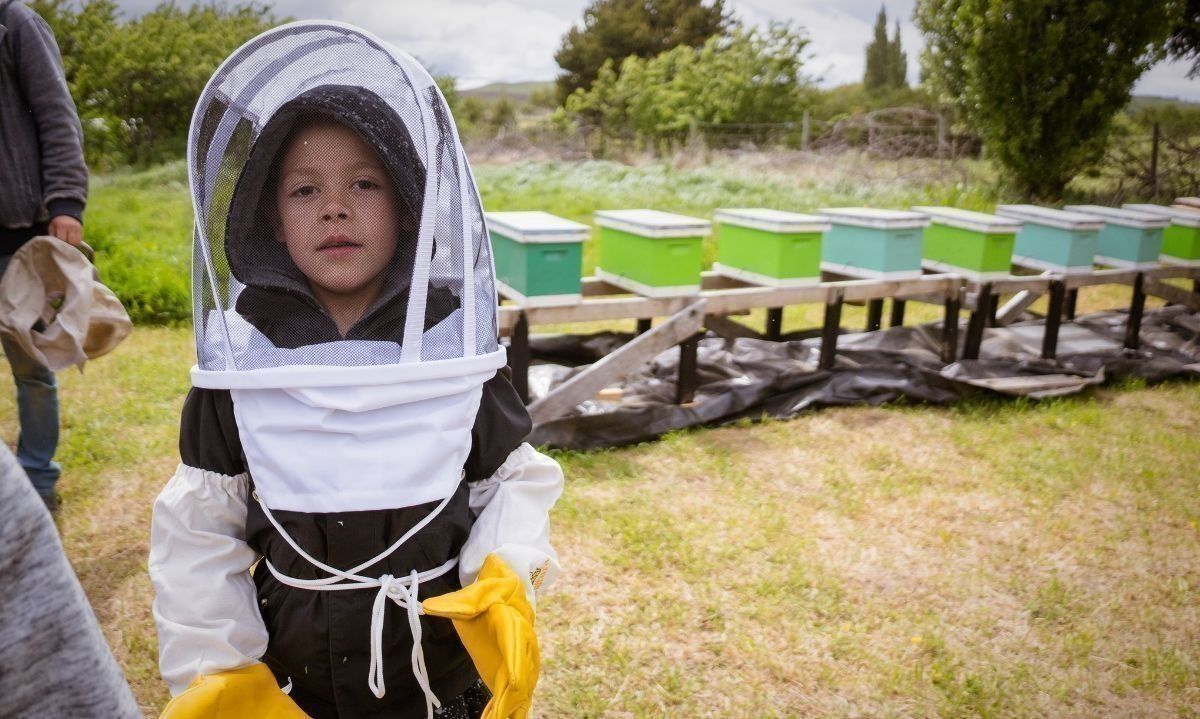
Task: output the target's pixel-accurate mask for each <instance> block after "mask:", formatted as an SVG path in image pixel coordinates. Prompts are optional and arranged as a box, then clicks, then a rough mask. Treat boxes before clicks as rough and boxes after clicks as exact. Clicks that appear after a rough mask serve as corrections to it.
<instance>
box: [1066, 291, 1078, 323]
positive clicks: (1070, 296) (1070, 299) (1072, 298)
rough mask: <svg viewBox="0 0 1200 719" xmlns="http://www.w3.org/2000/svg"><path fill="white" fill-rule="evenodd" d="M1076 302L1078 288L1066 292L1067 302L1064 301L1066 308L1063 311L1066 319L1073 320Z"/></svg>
mask: <svg viewBox="0 0 1200 719" xmlns="http://www.w3.org/2000/svg"><path fill="white" fill-rule="evenodd" d="M1078 301H1079V288H1078V287H1076V288H1074V289H1071V290H1067V301H1066V306H1065V308H1064V310H1063V311H1064V312H1065V313H1066V316H1067V319H1069V320H1073V319H1075V303H1076V302H1078Z"/></svg>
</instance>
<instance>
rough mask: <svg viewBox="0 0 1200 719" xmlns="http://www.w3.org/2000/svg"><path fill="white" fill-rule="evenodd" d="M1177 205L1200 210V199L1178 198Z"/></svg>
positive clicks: (1176, 199)
mask: <svg viewBox="0 0 1200 719" xmlns="http://www.w3.org/2000/svg"><path fill="white" fill-rule="evenodd" d="M1175 204H1176V205H1183V206H1184V207H1185V208H1191V209H1193V210H1200V197H1176V198H1175Z"/></svg>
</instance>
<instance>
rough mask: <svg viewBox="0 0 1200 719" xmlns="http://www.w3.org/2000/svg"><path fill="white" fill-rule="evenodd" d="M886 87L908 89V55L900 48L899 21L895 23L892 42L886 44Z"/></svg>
mask: <svg viewBox="0 0 1200 719" xmlns="http://www.w3.org/2000/svg"><path fill="white" fill-rule="evenodd" d="M888 86H889V87H895V88H899V87H908V53H906V52H904V49H903V48H901V47H900V21H899V20H897V21H896V31H895V33H894V34H893V35H892V41H891V42H890V43H888Z"/></svg>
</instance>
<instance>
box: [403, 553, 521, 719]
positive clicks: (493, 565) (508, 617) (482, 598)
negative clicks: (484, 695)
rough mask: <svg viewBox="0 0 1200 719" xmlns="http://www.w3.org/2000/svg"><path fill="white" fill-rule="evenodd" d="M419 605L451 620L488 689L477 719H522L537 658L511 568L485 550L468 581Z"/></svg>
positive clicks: (518, 588) (517, 579)
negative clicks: (474, 575)
mask: <svg viewBox="0 0 1200 719" xmlns="http://www.w3.org/2000/svg"><path fill="white" fill-rule="evenodd" d="M421 606H422V607H424V609H425V613H426V614H429V615H432V616H435V617H445V618H447V619H452V620H454V628H455V630H457V631H458V637H459V639H461V640H462V643H463V646H464V647H466V649H467V653H468V654H470V655H471V660H472V661H473V662H475V669H476V670H477V671H478V672H479V676H480V677H482V678H483V682H484V684H487V687H488V689H490V690H491V691H492V700H491V701H490V702H488V705H487V707H486V708H485V709H484V710H483V715H482V716H481V719H525V717H526V716H527V715H528V714H529V706H530V704H531V702H532V700H533V689H534V687H536V686H537V680H538V675H539V674H541V671H542V658H541V654H540V653H539V652H538V643H537V635H536V634H534V631H533V607H531V606H530V605H529V599H528V598H527V597H526V596H525V587H524V586H523V585H522V584H521V580H520V579H519V578H518V577H517V575H516V574H515V573H514V572H513V570H512V569H510V568H509V566H508V565H507V564H505V563H504V561H503V560H501V559H500V558H499V557H497V556H496V555H494V554H489V555H488V556H487V558H486V559H485V560H484V561H483V568H482V569H481V570H480V571H479V578H478V579H476V580H475V582H474V583H473V584H471V585H470V586H467V587H463V588H462V589H460V590H458V591H457V592H450V593H449V594H443V595H442V596H440V597H430V598H429V599H426V600H425V601H423V602H421Z"/></svg>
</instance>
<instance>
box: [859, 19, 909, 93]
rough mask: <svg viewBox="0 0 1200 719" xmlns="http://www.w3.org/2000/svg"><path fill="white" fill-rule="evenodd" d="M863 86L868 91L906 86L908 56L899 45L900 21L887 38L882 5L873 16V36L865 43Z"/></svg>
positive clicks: (885, 20)
mask: <svg viewBox="0 0 1200 719" xmlns="http://www.w3.org/2000/svg"><path fill="white" fill-rule="evenodd" d="M863 87H865V88H866V89H867V91H868V92H877V91H879V90H883V89H885V88H889V89H890V88H900V87H908V56H907V55H906V54H905V53H904V50H903V49H902V48H901V47H900V21H899V20H897V21H896V32H895V34H894V35H893V36H892V39H891V40H888V34H887V8H886V7H884V6H882V5H881V6H880V7H879V14H878V15H876V16H875V37H874V39H872V40H871V42H870V43H869V44H868V45H867V68H866V71H865V72H864V73H863Z"/></svg>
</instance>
